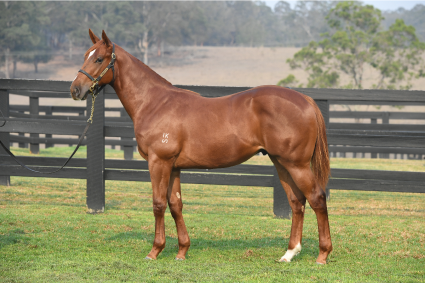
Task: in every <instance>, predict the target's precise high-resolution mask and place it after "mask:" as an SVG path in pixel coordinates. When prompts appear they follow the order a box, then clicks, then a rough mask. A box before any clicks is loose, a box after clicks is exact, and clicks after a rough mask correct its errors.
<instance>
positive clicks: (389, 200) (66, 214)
mask: <svg viewBox="0 0 425 283" xmlns="http://www.w3.org/2000/svg"><path fill="white" fill-rule="evenodd" d="M71 149H72V148H71ZM49 150H57V149H54V148H53V149H49ZM66 150H68V148H64V149H62V151H63V152H60V154H64V157H65V156H66V154H67V152H66ZM41 154H47V153H43V151H42V153H41ZM51 154H52V153H49V154H47V155H46V156H52V155H51ZM54 154H59V153H58V152H55V153H54ZM19 155H22V154H21V153H19ZM106 155H107V156H108V158H121V157H122V156H123V155H122V152H113V151H112V152H109V153H108V152H107V153H106ZM55 156H56V155H55ZM80 157H82V156H80ZM257 159H258V160H257ZM334 161H335V160H332V166H333V167H334V166H335V164H337V165H339V164H341V166H354V165H353V164H354V163H357V162H358V167H362V166H367V164H369V162H370V161H371V162H375V161H377V162H378V161H382V160H362V159H352V160H348V161H344V160H341V161H338V162H336V163H335V162H334ZM384 161H387V160H384ZM396 161H397V162H398V161H399V160H396ZM262 162H266V159H264V158H263V157H260V158H257V157H255V158H253V159H252V160H250V161H249V163H257V164H258V163H262ZM420 162H422V163H420ZM384 163H385V162H384ZM390 163H391V162H390ZM390 163H389V164H386V165H380V164H381V163H379V162H378V163H376V166H383V167H382V170H395V169H393V168H395V167H397V168H399V167H400V166H401V165H402V164H401V163H395V164H390ZM407 163H409V164H410V160H409V162H407ZM416 163H417V164H416ZM423 163H424V162H423V161H418V162H413V163H412V164H410V165H409V164H407V165H406V166H418V168H419V169H421V167H420V164H423ZM415 164H416V165H415ZM422 166H423V165H422ZM358 167H357V168H358ZM388 168H389V169H388ZM406 168H409V170H411V168H413V167H406ZM419 171H421V170H419ZM422 171H423V169H422ZM11 182H12V186H10V187H5V186H0V282H58V281H59V282H99V281H100V282H120V281H129V282H212V281H220V282H221V281H223V282H285V281H286V282H424V280H425V271H424V266H425V247H424V245H425V208H424V203H425V195H423V194H403V193H386V192H357V191H332V192H331V199H330V201H329V202H328V207H329V219H330V225H331V236H332V241H333V246H334V251H333V252H332V253H331V255H330V257H329V264H328V265H326V266H318V265H316V264H315V260H316V257H317V255H318V252H319V250H318V235H317V222H316V218H315V215H314V213H313V211H312V210H311V209H310V208H307V209H306V216H305V224H304V234H303V250H302V252H301V254H300V255H299V256H297V257H295V258H294V260H293V261H292V262H291V263H289V264H285V263H279V262H277V260H278V259H279V258H280V257H281V256H282V255H283V254H284V253H285V250H286V247H287V244H288V241H289V233H290V227H291V222H290V221H289V220H280V219H274V218H273V198H272V197H273V191H272V188H259V187H235V186H206V185H185V184H184V185H183V186H182V197H183V202H184V205H185V206H184V209H183V212H184V216H185V221H186V225H187V227H188V232H189V235H190V237H191V242H192V245H191V248H190V250H189V252H188V257H187V260H186V261H184V262H176V261H175V260H174V257H175V255H176V254H177V249H178V244H177V234H176V229H175V225H174V222H173V220H172V217H171V215H170V213H169V211H168V210H167V212H166V218H165V225H166V236H167V246H166V248H165V250H164V251H163V252H162V253H161V254H160V256H159V257H158V260H156V261H146V260H144V257H145V256H146V255H147V253H148V252H149V251H150V249H151V247H152V242H153V238H154V218H153V213H152V192H151V185H150V183H141V182H118V181H107V182H106V210H105V213H102V214H98V215H91V214H86V207H85V199H86V193H85V181H84V180H69V179H49V178H25V177H12V180H11Z"/></svg>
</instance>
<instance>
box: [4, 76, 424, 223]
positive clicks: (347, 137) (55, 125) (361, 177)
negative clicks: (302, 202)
mask: <svg viewBox="0 0 425 283" xmlns="http://www.w3.org/2000/svg"><path fill="white" fill-rule="evenodd" d="M70 84H71V83H70V82H64V81H39V80H13V79H0V110H1V111H2V112H3V114H4V115H5V116H6V120H7V123H6V124H5V126H4V127H0V140H2V141H3V143H4V144H6V145H9V144H10V143H17V144H19V145H20V146H23V145H24V144H29V147H30V150H31V152H33V153H37V152H38V151H39V150H40V144H45V146H46V147H50V146H54V145H55V144H68V145H75V144H76V143H77V139H78V137H77V136H79V135H80V134H81V133H82V131H83V129H84V127H85V125H86V122H85V121H86V120H87V114H90V107H91V100H87V105H86V107H81V106H76V107H65V106H43V105H40V104H39V98H40V97H51V98H53V97H54V98H68V99H70V96H69V86H70ZM179 87H181V88H184V89H189V90H192V91H196V92H199V93H200V94H201V95H203V96H205V97H219V96H224V95H228V94H231V93H235V92H239V91H243V90H246V89H248V88H246V87H214V86H179ZM296 90H298V91H300V92H302V93H304V94H306V95H309V96H311V97H312V98H313V99H314V100H315V101H316V103H317V104H318V106H319V108H320V110H321V111H322V114H323V116H324V118H325V121H326V125H327V133H328V143H329V148H330V151H331V153H333V154H336V153H339V154H340V155H344V154H345V153H347V152H352V153H356V152H361V153H364V152H368V153H371V157H372V158H375V157H377V154H379V156H380V157H381V158H388V155H389V154H390V153H392V154H407V155H409V156H413V157H412V158H416V159H418V158H423V156H424V155H425V125H420V124H418V125H399V124H390V123H389V121H390V119H418V120H424V119H425V115H424V114H423V113H407V112H406V113H404V116H403V114H402V113H383V112H360V111H359V112H352V113H348V114H347V113H343V112H344V111H329V106H330V105H331V104H340V105H350V104H354V105H420V106H425V92H424V91H396V90H345V89H344V90H341V89H296ZM10 94H14V95H23V96H27V97H29V101H30V103H29V106H25V105H10V103H9V96H10ZM105 99H117V97H116V95H115V93H114V90H113V89H112V88H110V87H106V88H105V89H104V90H103V92H102V93H101V94H99V95H98V97H97V99H96V108H95V113H94V119H93V120H94V122H93V125H92V126H91V127H90V129H89V132H88V135H87V138H86V139H85V141H84V142H83V144H86V145H87V158H74V159H72V160H71V162H70V163H69V164H68V166H67V167H65V168H64V169H63V170H62V171H59V172H58V173H55V174H52V175H48V177H49V178H71V179H86V180H87V202H86V203H87V208H88V211H89V212H91V213H97V212H102V211H104V208H105V181H106V180H122V181H142V182H150V176H149V171H148V164H147V162H146V161H140V160H132V156H133V152H134V148H135V146H136V142H135V140H134V130H133V124H132V122H131V120H129V117H128V115H127V114H126V113H125V112H123V110H122V107H105ZM70 103H73V102H72V101H71V102H70ZM80 105H81V104H80ZM105 112H115V114H116V115H114V116H113V117H111V116H105ZM27 113H28V114H27ZM41 113H44V114H45V115H41ZM58 113H69V114H71V113H72V115H55V114H58ZM353 113H354V114H353ZM332 118H366V119H371V123H370V124H364V123H363V124H358V123H331V122H330V119H332ZM373 119H375V120H373ZM377 119H382V123H380V124H378V123H377V122H376V121H377ZM23 134H24V135H23ZM28 135H29V136H28ZM40 135H44V137H41V136H40ZM60 135H63V136H65V137H58V136H60ZM70 136H71V137H72V136H74V138H70ZM105 146H113V147H115V146H121V149H123V150H124V155H125V159H124V160H115V159H114V160H112V159H111V160H108V159H105ZM18 158H19V159H20V160H21V161H22V162H23V163H25V164H27V165H29V166H31V167H33V168H34V169H36V170H40V171H43V170H45V171H49V170H51V169H52V166H54V167H57V166H61V165H62V164H63V163H64V161H65V160H66V158H55V157H35V156H34V157H33V156H31V157H24V156H20V157H18ZM331 174H332V178H331V179H330V181H329V184H328V187H327V192H326V193H327V195H328V197H329V195H330V190H332V189H336V190H364V191H387V192H412V193H425V173H423V172H398V171H379V170H354V169H332V172H331ZM10 176H29V177H46V175H42V174H38V173H34V172H30V171H27V170H25V169H23V168H21V167H20V166H19V165H17V164H16V163H15V162H14V161H13V160H12V158H10V157H9V156H8V155H6V153H5V152H4V151H2V150H1V149H0V185H10ZM181 181H182V183H190V184H213V185H236V186H261V187H273V198H274V205H273V210H274V214H275V215H276V217H278V218H290V215H291V209H290V207H289V204H288V200H287V197H286V194H285V193H284V190H283V188H282V186H281V184H280V182H279V179H278V177H277V173H276V171H275V169H274V167H273V166H264V165H246V164H241V165H237V166H233V167H229V168H222V169H211V170H200V169H191V170H184V171H183V172H182V174H181Z"/></svg>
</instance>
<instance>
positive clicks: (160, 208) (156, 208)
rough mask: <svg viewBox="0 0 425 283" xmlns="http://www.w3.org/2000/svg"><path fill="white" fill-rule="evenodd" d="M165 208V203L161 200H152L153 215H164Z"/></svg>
mask: <svg viewBox="0 0 425 283" xmlns="http://www.w3.org/2000/svg"><path fill="white" fill-rule="evenodd" d="M166 208H167V203H166V202H165V201H162V200H154V201H153V213H154V215H155V216H156V215H164V213H165V209H166Z"/></svg>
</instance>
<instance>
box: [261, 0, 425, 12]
mask: <svg viewBox="0 0 425 283" xmlns="http://www.w3.org/2000/svg"><path fill="white" fill-rule="evenodd" d="M265 2H266V4H267V5H268V6H270V7H272V8H274V5H276V3H277V2H279V1H265ZM286 2H289V3H290V4H291V6H292V7H294V5H295V3H296V2H297V1H288V0H286ZM362 2H363V3H365V4H370V5H373V6H375V7H376V8H378V9H379V10H381V11H385V10H392V11H394V10H397V9H398V8H400V7H403V8H405V9H406V10H410V9H412V8H413V7H414V6H415V5H416V4H423V5H425V0H423V1H409V0H407V1H376V0H375V1H362Z"/></svg>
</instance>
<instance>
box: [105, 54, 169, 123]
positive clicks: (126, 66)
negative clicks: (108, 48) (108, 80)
mask: <svg viewBox="0 0 425 283" xmlns="http://www.w3.org/2000/svg"><path fill="white" fill-rule="evenodd" d="M118 50H119V53H117V62H118V68H117V71H118V72H117V74H116V75H117V77H116V79H115V82H114V86H113V88H114V90H115V92H116V93H117V95H118V98H119V99H120V100H121V103H122V104H123V106H124V108H125V110H126V111H127V113H128V114H129V115H130V117H131V119H132V120H133V121H134V119H135V116H136V115H137V113H140V112H142V113H146V111H145V110H147V109H149V104H150V103H152V102H154V100H158V99H159V98H160V97H158V95H159V94H162V93H165V92H163V91H160V89H161V88H164V89H166V88H169V87H171V86H172V85H171V84H170V83H169V82H168V81H167V80H165V79H164V78H162V77H161V76H160V75H158V74H157V73H155V72H154V71H153V70H152V69H151V68H149V67H148V66H146V65H145V64H143V63H142V62H140V60H138V59H137V58H136V57H134V56H132V55H131V54H129V53H127V52H126V51H125V50H123V49H122V48H119V49H118V48H117V51H118ZM153 90H154V91H153Z"/></svg>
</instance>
